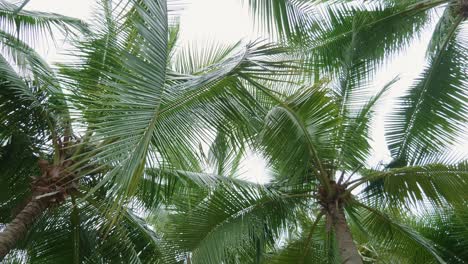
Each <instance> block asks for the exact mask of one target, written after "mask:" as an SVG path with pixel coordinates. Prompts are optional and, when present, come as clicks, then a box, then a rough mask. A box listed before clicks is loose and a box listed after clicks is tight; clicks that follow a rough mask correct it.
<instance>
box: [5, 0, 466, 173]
mask: <svg viewBox="0 0 468 264" xmlns="http://www.w3.org/2000/svg"><path fill="white" fill-rule="evenodd" d="M11 2H14V1H11ZM16 2H18V1H16ZM184 2H187V3H188V5H186V6H185V7H184V9H183V10H180V11H178V12H179V14H180V41H181V43H190V42H202V43H203V42H204V41H207V40H210V41H211V40H215V41H217V42H221V43H236V42H238V41H239V40H240V39H244V41H245V42H248V40H256V39H258V38H259V37H260V36H259V35H258V33H256V31H255V30H254V27H253V20H252V18H251V16H250V15H249V12H248V9H247V8H246V7H245V6H243V5H242V4H241V3H242V2H243V1H241V0H186V1H184ZM96 7H97V5H96V2H95V0H31V1H30V2H29V4H28V5H27V7H26V9H31V10H40V11H46V12H55V13H59V14H62V15H67V16H72V17H77V18H81V19H83V20H85V21H91V18H92V15H93V12H94V10H95V8H96ZM434 26H435V25H431V26H429V27H428V28H427V29H426V31H425V32H424V33H423V34H422V35H421V36H420V38H419V39H416V40H415V42H414V43H413V45H411V46H410V47H409V48H408V49H407V50H406V51H405V52H403V53H402V54H400V55H399V56H396V57H395V58H393V59H392V60H391V61H390V62H388V63H387V66H386V67H383V69H381V70H380V71H379V72H378V73H377V75H376V76H375V80H374V83H373V85H372V87H373V88H375V90H376V91H378V90H379V89H380V88H382V87H383V86H384V85H385V84H386V83H388V82H389V81H390V80H392V79H393V78H395V77H396V76H399V78H400V80H399V81H398V83H396V84H395V85H394V86H393V88H392V89H391V90H390V92H389V93H388V94H387V96H386V97H385V98H384V100H383V101H382V103H380V104H379V105H378V107H377V113H378V114H377V116H376V118H375V120H374V124H373V129H372V147H373V149H374V154H373V155H372V157H371V159H370V160H369V164H371V165H376V164H378V163H379V162H381V161H384V162H389V161H390V156H389V152H388V150H387V149H386V146H385V138H384V118H385V116H386V115H387V114H389V112H390V111H391V105H392V102H393V101H394V100H395V98H396V97H397V96H400V95H402V93H404V91H405V90H406V89H408V87H410V86H411V84H412V81H413V80H414V78H415V77H417V76H418V75H419V74H420V73H421V71H422V69H423V67H424V63H425V59H424V58H425V50H426V47H427V44H428V42H429V39H430V37H431V33H432V30H433V28H434ZM62 44H63V42H60V41H59V42H58V44H57V47H54V46H53V45H49V46H48V47H47V48H45V49H44V50H41V51H40V52H41V53H42V54H43V56H44V57H45V58H46V60H47V61H49V62H51V63H53V62H54V61H60V59H62V58H63V57H64V56H63V53H64V52H66V49H67V46H63V45H62ZM456 149H457V151H466V150H463V147H462V146H458V147H456ZM467 154H468V153H467ZM243 170H244V173H245V174H248V175H250V176H249V177H254V178H255V181H257V182H265V181H267V177H266V176H265V175H266V174H267V172H266V170H265V163H264V162H263V160H262V159H261V158H260V157H258V156H255V155H249V156H248V157H247V159H246V161H245V162H244V164H243Z"/></svg>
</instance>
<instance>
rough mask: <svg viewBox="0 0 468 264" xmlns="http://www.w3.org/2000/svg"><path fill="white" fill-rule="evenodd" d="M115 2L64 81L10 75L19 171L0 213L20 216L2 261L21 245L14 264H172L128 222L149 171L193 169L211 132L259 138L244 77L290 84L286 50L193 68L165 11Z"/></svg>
mask: <svg viewBox="0 0 468 264" xmlns="http://www.w3.org/2000/svg"><path fill="white" fill-rule="evenodd" d="M113 4H115V3H113V2H112V1H102V10H103V16H102V17H101V18H99V20H97V21H96V25H98V27H97V29H96V31H95V32H90V33H88V34H87V35H86V39H85V40H84V41H77V42H76V44H77V47H76V48H77V49H76V56H77V57H78V58H79V59H78V60H76V61H77V62H75V63H74V64H70V65H62V66H61V68H60V75H59V77H55V75H54V74H53V72H52V71H50V70H49V71H47V72H46V73H47V75H46V74H42V75H38V76H40V77H43V76H46V77H47V78H45V77H44V79H43V80H42V82H39V81H36V80H33V81H30V82H27V81H25V79H23V78H21V77H20V76H18V75H15V74H14V71H13V70H11V71H9V72H7V73H8V74H9V75H6V76H8V77H9V78H10V79H9V80H8V81H9V82H8V83H7V84H8V85H10V86H12V88H10V89H12V90H13V91H14V93H9V94H7V95H9V96H16V97H14V99H15V100H14V101H8V99H4V101H2V106H3V105H5V106H9V107H11V108H9V109H6V110H5V111H6V112H5V113H6V114H5V115H4V117H5V118H4V120H3V122H4V126H3V127H2V129H3V130H2V133H4V134H5V136H4V142H5V143H4V144H3V152H4V153H5V154H4V155H2V164H3V165H4V166H11V168H14V169H11V170H7V171H8V172H9V173H10V174H8V175H7V174H5V175H4V176H2V180H5V181H7V182H8V184H6V185H2V186H3V187H4V188H6V191H5V192H2V194H3V193H5V194H7V195H6V196H5V197H4V200H3V202H4V203H5V204H6V205H8V206H5V207H4V206H2V210H4V211H6V212H10V211H16V213H13V214H14V215H13V216H11V217H6V219H2V222H4V223H5V222H10V223H9V224H7V225H6V227H5V228H4V229H3V231H2V232H1V233H0V249H1V250H0V253H1V254H0V257H1V258H4V257H5V255H6V254H8V252H10V250H11V249H13V248H15V247H18V248H20V249H25V250H26V252H23V251H20V252H19V253H18V252H15V253H12V255H10V256H11V257H12V258H13V259H15V256H16V257H19V258H23V257H26V258H29V260H30V261H32V262H35V261H37V262H40V263H44V261H46V260H47V261H50V262H54V261H58V262H60V261H70V260H73V261H74V262H75V263H79V262H80V261H98V262H101V261H110V260H116V261H128V260H131V261H145V262H153V261H162V263H167V259H165V258H162V260H157V259H158V256H159V255H160V254H159V253H158V244H159V240H158V237H157V236H156V235H155V234H154V233H153V232H151V231H148V230H147V228H146V227H145V226H144V225H143V224H142V221H141V220H140V219H139V218H138V217H134V215H135V213H132V212H130V213H129V210H130V208H131V207H132V204H133V203H136V202H137V201H138V199H137V198H138V197H137V195H138V194H139V190H140V189H141V188H142V187H141V186H140V185H142V184H145V185H144V186H145V187H148V184H147V182H148V181H144V176H145V175H146V171H147V170H148V169H162V168H165V169H187V168H189V169H191V170H196V169H197V166H198V163H197V155H196V154H197V151H198V147H199V145H198V143H197V142H202V141H203V140H209V137H210V134H211V133H212V131H215V128H216V129H222V130H226V131H230V133H232V134H241V133H245V134H252V133H247V131H246V129H249V128H248V126H245V125H244V123H246V122H244V120H247V117H249V118H250V117H251V116H254V115H255V111H254V110H255V101H254V100H253V98H251V97H250V95H249V93H247V92H245V90H246V89H247V88H246V86H245V80H244V79H245V78H249V79H253V80H257V79H264V78H265V77H267V76H263V75H264V70H263V69H276V68H278V69H279V71H278V73H279V74H280V75H281V74H285V75H286V74H288V73H287V68H286V67H284V65H286V64H287V63H286V62H281V61H278V62H276V61H275V60H270V59H269V58H268V56H270V55H275V54H280V53H282V52H283V49H281V48H276V47H273V46H269V45H262V44H252V45H250V44H249V45H247V46H246V47H242V46H241V45H235V46H233V47H223V46H217V47H213V51H212V52H211V53H212V56H208V55H207V56H205V57H203V58H200V59H199V60H198V61H194V60H192V61H188V59H189V58H185V57H184V54H182V53H181V52H178V50H177V48H176V39H177V32H178V28H177V26H175V25H174V26H173V25H171V24H170V23H169V22H168V12H167V4H166V3H165V2H164V1H158V2H154V1H149V0H147V1H141V2H138V3H134V2H133V1H132V2H128V3H126V2H124V1H121V2H119V3H118V4H117V5H114V6H113ZM21 12H29V11H23V10H21V11H18V14H20V13H21ZM215 50H219V52H214V51H215ZM207 51H208V52H209V50H207ZM181 63H184V65H187V64H189V63H190V67H180V65H181ZM44 65H45V64H44ZM259 66H260V67H262V69H260V68H259ZM43 68H45V67H43ZM5 69H7V68H6V67H5ZM8 69H9V68H8ZM40 73H43V72H40ZM11 76H13V77H15V78H13V77H11ZM8 87H9V86H8ZM62 90H65V92H63V91H62ZM12 109H14V110H12ZM12 113H13V114H12ZM13 121H16V122H17V123H16V124H17V126H16V127H15V128H16V130H12V131H11V132H10V131H9V130H8V129H7V128H10V126H9V124H10V123H11V122H13ZM2 125H3V123H2ZM242 126H244V127H242ZM8 133H9V134H8ZM238 137H239V138H240V136H238ZM16 154H18V158H17V159H16V158H14V159H13V160H12V157H13V156H12V155H16ZM35 175H40V176H35ZM31 177H32V179H31ZM158 186H166V183H165V182H159V183H158V182H157V181H153V182H152V183H151V184H150V185H149V189H150V191H149V193H150V194H152V195H151V197H153V198H151V199H154V193H155V192H156V190H157V187H158ZM167 188H172V187H171V186H168V187H167ZM24 201H26V202H24ZM22 203H23V205H21V204H22ZM14 208H16V209H17V210H13V209H14ZM140 213H141V212H140ZM3 215H5V216H6V215H8V213H7V214H3ZM135 232H136V233H135ZM96 234H98V235H97V236H96ZM93 236H94V237H97V239H94V238H93ZM25 237H26V238H25ZM44 237H47V238H50V240H44ZM70 237H72V239H71V240H70ZM90 237H91V238H92V239H90ZM23 238H25V239H26V240H25V239H23ZM99 238H102V239H104V238H105V240H106V241H104V242H102V241H99V240H100V239H99ZM63 241H72V242H73V243H72V245H70V244H68V245H67V244H65V243H62V242H63ZM148 241H149V242H148ZM112 243H114V244H115V245H113V244H112ZM38 244H39V245H41V246H42V247H41V246H38ZM93 245H97V246H98V250H97V251H93V250H92V247H93ZM148 245H151V246H148ZM99 248H100V249H99ZM63 252H65V253H63ZM62 253H63V254H62ZM15 254H16V255H15ZM10 256H9V257H10Z"/></svg>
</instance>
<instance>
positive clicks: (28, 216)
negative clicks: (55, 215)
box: [0, 198, 50, 261]
mask: <svg viewBox="0 0 468 264" xmlns="http://www.w3.org/2000/svg"><path fill="white" fill-rule="evenodd" d="M49 205H50V202H49V201H48V199H41V200H36V199H34V198H33V199H31V201H30V202H29V203H28V204H27V205H26V206H25V207H24V208H23V210H22V211H21V212H20V213H19V214H17V215H16V217H15V219H13V221H11V223H9V224H8V225H7V226H6V228H5V230H3V231H2V232H1V233H0V261H1V260H3V259H4V258H5V256H6V255H7V254H8V252H10V250H11V249H13V248H14V247H15V246H16V245H17V243H18V241H19V240H21V239H23V238H24V237H25V236H26V234H27V232H28V230H29V227H30V226H31V225H32V224H33V223H34V221H35V220H36V219H37V218H38V217H39V216H40V215H41V214H42V213H43V212H44V211H45V210H46V209H47V207H49Z"/></svg>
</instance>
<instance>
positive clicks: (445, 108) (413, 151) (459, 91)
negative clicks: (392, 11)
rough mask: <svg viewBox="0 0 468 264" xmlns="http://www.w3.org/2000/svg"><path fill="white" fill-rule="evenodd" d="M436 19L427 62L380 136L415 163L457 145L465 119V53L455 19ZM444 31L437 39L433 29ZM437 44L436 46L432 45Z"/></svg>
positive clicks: (396, 156) (467, 54) (398, 157)
mask: <svg viewBox="0 0 468 264" xmlns="http://www.w3.org/2000/svg"><path fill="white" fill-rule="evenodd" d="M450 15H451V12H448V13H447V12H446V13H445V15H444V17H443V18H442V19H444V20H447V19H448V20H449V24H448V25H447V23H443V24H444V26H442V24H439V27H438V28H437V30H436V32H435V33H434V35H433V39H432V42H431V47H432V49H435V50H433V51H431V54H430V58H429V64H428V66H427V67H426V68H425V69H424V72H423V73H422V74H421V76H420V77H419V78H418V80H417V81H416V83H415V84H414V86H413V87H411V90H410V91H409V94H408V95H406V96H404V97H402V98H401V100H400V102H399V105H398V108H397V110H396V111H395V112H394V113H392V115H391V116H390V117H389V120H388V122H387V128H386V136H387V140H388V145H389V148H390V151H391V153H392V156H393V158H394V159H395V160H402V161H404V162H405V163H406V164H410V165H415V164H419V163H420V162H421V161H423V160H425V159H426V157H427V156H428V155H431V154H433V153H437V152H440V151H442V150H443V149H444V148H447V147H448V146H450V145H452V144H453V143H455V142H457V136H458V131H463V128H464V126H465V123H466V120H467V116H466V110H467V104H466V102H467V97H466V92H465V90H466V87H468V86H467V85H468V83H467V82H466V80H465V78H464V76H465V75H466V70H467V68H466V65H467V61H466V58H468V49H467V48H466V45H465V43H464V37H463V35H460V34H459V29H460V27H459V24H460V23H461V22H462V17H461V16H456V17H451V18H450V17H447V16H450ZM441 27H449V30H447V31H445V33H444V35H443V36H442V37H441V35H440V34H441V32H439V29H441ZM436 42H437V44H435V43H436Z"/></svg>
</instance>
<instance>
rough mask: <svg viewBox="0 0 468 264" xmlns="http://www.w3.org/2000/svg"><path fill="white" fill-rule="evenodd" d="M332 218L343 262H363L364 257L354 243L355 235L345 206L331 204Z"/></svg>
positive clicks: (355, 263)
mask: <svg viewBox="0 0 468 264" xmlns="http://www.w3.org/2000/svg"><path fill="white" fill-rule="evenodd" d="M330 207H331V208H332V210H331V214H332V215H331V218H332V224H333V228H334V230H335V238H336V242H337V244H338V249H339V252H340V256H341V261H342V263H348V264H362V258H361V255H360V254H359V251H358V250H357V248H356V244H354V240H353V237H352V235H351V232H350V231H349V228H348V223H347V222H346V217H345V213H344V210H343V208H340V207H339V208H337V207H336V205H331V206H330Z"/></svg>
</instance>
